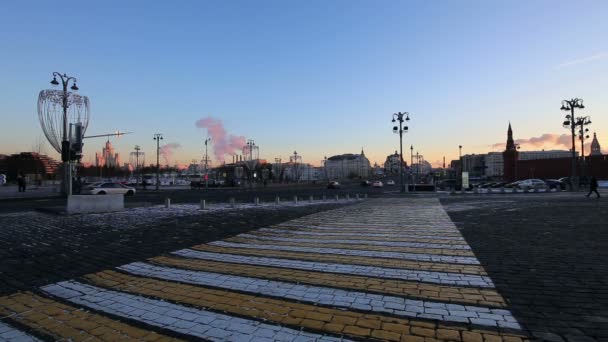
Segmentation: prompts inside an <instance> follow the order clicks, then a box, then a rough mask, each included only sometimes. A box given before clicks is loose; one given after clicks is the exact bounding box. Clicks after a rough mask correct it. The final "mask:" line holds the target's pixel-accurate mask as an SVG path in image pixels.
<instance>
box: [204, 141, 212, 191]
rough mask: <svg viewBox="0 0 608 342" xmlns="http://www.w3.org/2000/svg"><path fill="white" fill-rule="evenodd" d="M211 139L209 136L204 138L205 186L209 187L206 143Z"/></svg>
mask: <svg viewBox="0 0 608 342" xmlns="http://www.w3.org/2000/svg"><path fill="white" fill-rule="evenodd" d="M210 141H211V138H207V139H205V188H206V189H209V172H208V171H207V170H208V169H207V166H208V164H207V162H208V160H209V157H208V156H207V144H208V143H209V142H210Z"/></svg>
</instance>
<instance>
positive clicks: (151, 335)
mask: <svg viewBox="0 0 608 342" xmlns="http://www.w3.org/2000/svg"><path fill="white" fill-rule="evenodd" d="M0 317H1V319H0V341H4V340H6V341H9V340H10V341H12V340H18V341H38V340H62V339H66V340H69V339H71V340H87V341H88V340H91V341H93V340H106V341H114V340H117V339H126V340H150V341H152V340H153V341H173V340H197V339H201V340H212V341H351V340H382V341H425V340H428V341H431V340H433V341H437V340H439V341H474V340H479V341H483V340H492V341H494V340H495V341H522V340H526V334H525V333H524V331H523V329H522V326H521V325H520V323H519V322H518V321H517V319H516V318H515V317H514V316H513V314H512V313H511V312H510V311H509V307H508V305H507V303H506V301H505V300H504V298H502V296H501V295H500V294H499V293H498V292H497V290H496V288H495V286H494V283H493V282H492V280H491V278H490V277H489V276H488V274H487V273H486V272H485V270H484V269H483V266H482V265H481V264H480V262H479V261H478V260H477V258H476V257H475V254H474V253H473V251H472V250H471V248H470V247H469V246H468V245H467V244H466V241H465V240H464V239H463V238H462V236H461V235H460V232H459V231H458V229H457V228H456V226H455V225H454V224H453V222H452V221H451V220H450V218H449V216H448V215H447V213H446V212H445V211H444V210H443V208H442V207H441V205H440V204H439V202H438V200H437V199H433V198H422V199H398V198H390V199H388V198H387V199H372V200H368V201H364V202H361V203H359V204H356V205H352V206H347V207H343V208H339V209H335V210H331V211H326V212H321V213H317V214H313V215H309V216H306V217H302V218H299V219H296V220H292V221H289V222H285V223H281V224H278V225H275V226H271V227H265V228H261V229H258V230H254V231H251V232H248V233H244V234H240V235H236V236H233V237H230V238H227V239H224V240H222V241H214V242H210V243H206V244H202V245H197V246H191V247H190V248H185V249H182V250H177V251H173V252H171V253H168V254H166V255H161V256H157V257H153V258H150V259H148V260H142V261H138V262H133V263H130V264H126V265H122V266H119V267H117V268H115V269H108V270H104V271H101V272H97V273H92V274H87V275H85V276H83V277H80V278H77V279H70V280H65V281H61V282H58V283H54V284H49V285H47V286H43V287H41V288H40V289H38V290H36V291H31V292H20V293H15V294H12V295H9V296H5V297H0Z"/></svg>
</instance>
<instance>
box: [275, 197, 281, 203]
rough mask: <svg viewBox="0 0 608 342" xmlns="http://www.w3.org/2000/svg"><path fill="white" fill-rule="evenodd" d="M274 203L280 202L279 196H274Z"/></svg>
mask: <svg viewBox="0 0 608 342" xmlns="http://www.w3.org/2000/svg"><path fill="white" fill-rule="evenodd" d="M274 203H275V204H281V197H279V196H277V197H275V198H274Z"/></svg>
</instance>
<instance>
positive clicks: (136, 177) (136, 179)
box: [135, 145, 141, 185]
mask: <svg viewBox="0 0 608 342" xmlns="http://www.w3.org/2000/svg"><path fill="white" fill-rule="evenodd" d="M139 151H141V147H139V145H135V184H136V185H137V184H139V175H140V172H139V154H140V153H141V152H139Z"/></svg>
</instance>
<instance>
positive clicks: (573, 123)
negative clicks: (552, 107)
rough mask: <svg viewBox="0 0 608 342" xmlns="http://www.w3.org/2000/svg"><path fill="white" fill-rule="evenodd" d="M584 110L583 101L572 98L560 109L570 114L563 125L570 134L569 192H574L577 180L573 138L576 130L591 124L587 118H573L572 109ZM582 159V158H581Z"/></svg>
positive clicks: (563, 102)
mask: <svg viewBox="0 0 608 342" xmlns="http://www.w3.org/2000/svg"><path fill="white" fill-rule="evenodd" d="M575 108H577V109H584V108H585V105H584V104H583V99H579V98H573V99H570V100H563V101H562V107H561V108H560V109H561V110H563V111H566V112H570V114H567V115H566V117H565V120H564V122H563V125H564V127H565V128H568V129H570V133H571V135H572V149H571V152H572V172H571V176H570V183H571V185H572V187H571V190H575V189H576V188H578V178H577V177H576V145H575V136H576V128H577V127H581V129H582V128H583V127H584V126H586V125H589V124H591V120H590V119H589V117H579V118H577V117H575V116H574V109H575ZM583 158H584V156H583Z"/></svg>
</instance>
